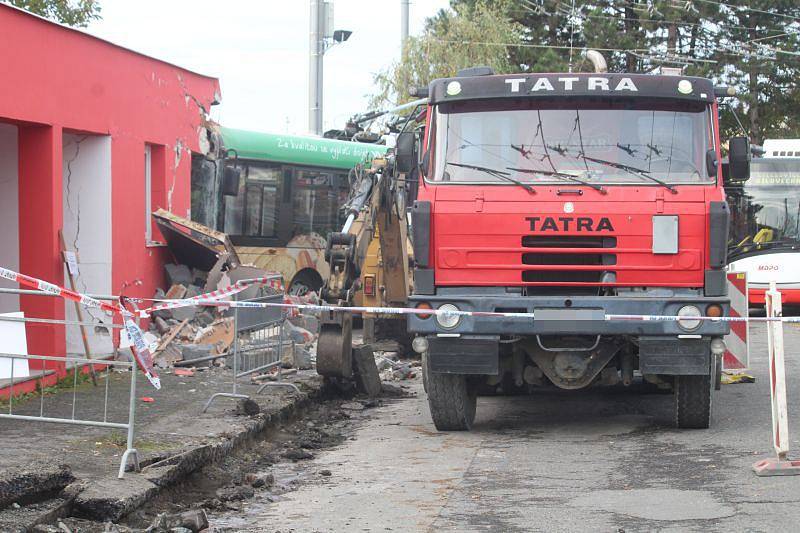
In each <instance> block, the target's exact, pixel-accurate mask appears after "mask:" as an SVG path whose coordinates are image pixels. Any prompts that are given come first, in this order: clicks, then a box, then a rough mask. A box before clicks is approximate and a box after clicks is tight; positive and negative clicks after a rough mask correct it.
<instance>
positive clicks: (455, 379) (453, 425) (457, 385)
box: [423, 356, 478, 431]
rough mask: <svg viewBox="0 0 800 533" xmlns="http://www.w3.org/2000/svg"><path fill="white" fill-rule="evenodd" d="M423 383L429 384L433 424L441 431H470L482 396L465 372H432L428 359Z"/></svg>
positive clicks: (426, 358) (429, 400) (429, 402)
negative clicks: (478, 394) (479, 398)
mask: <svg viewBox="0 0 800 533" xmlns="http://www.w3.org/2000/svg"><path fill="white" fill-rule="evenodd" d="M424 359H425V367H424V369H423V380H424V381H423V383H424V384H427V389H428V390H427V393H428V406H429V407H430V410H431V418H433V425H434V426H436V429H438V430H439V431H467V430H469V429H471V428H472V422H473V421H474V420H475V408H476V405H477V400H478V396H477V394H476V393H475V392H476V391H475V387H473V386H471V384H470V383H468V382H467V376H465V375H463V374H442V373H439V372H431V371H430V365H429V364H428V357H427V356H426V357H425V358H424Z"/></svg>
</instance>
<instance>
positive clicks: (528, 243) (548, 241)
mask: <svg viewBox="0 0 800 533" xmlns="http://www.w3.org/2000/svg"><path fill="white" fill-rule="evenodd" d="M522 247H523V248H616V247H617V238H616V237H583V236H577V235H576V236H572V235H564V236H556V237H549V236H548V237H542V236H540V235H525V236H524V237H522Z"/></svg>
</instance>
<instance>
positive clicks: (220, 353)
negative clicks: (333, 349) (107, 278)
mask: <svg viewBox="0 0 800 533" xmlns="http://www.w3.org/2000/svg"><path fill="white" fill-rule="evenodd" d="M240 268H246V269H247V275H248V277H258V276H266V275H267V274H268V273H267V272H264V271H260V270H259V269H255V268H254V267H240ZM164 269H165V274H166V279H167V283H168V287H169V288H168V289H167V290H166V291H164V290H162V289H158V290H157V291H156V294H155V295H154V296H153V298H154V299H157V300H162V299H166V300H170V299H181V298H190V297H192V296H197V295H200V294H204V293H206V292H210V291H213V290H215V289H218V288H220V287H223V286H227V285H230V284H231V282H232V281H231V279H230V277H231V276H233V277H236V275H235V271H234V273H232V274H231V276H229V275H228V273H227V272H222V271H221V270H220V269H215V270H212V271H211V272H210V273H209V272H205V271H203V270H200V269H197V268H193V269H190V268H189V267H188V266H186V265H179V264H167V265H165V267H164ZM248 290H249V289H248ZM257 290H258V289H257ZM260 290H262V291H272V292H274V289H270V288H261V289H260ZM232 313H233V312H232V310H231V309H229V308H225V307H202V306H192V307H178V308H175V309H161V310H158V311H155V312H154V313H153V317H152V319H151V321H150V328H149V331H148V332H147V333H146V334H145V340H146V341H147V342H148V343H149V344H150V347H151V350H152V352H153V357H154V362H155V366H156V367H158V368H162V369H168V368H173V367H191V366H223V365H225V364H226V360H225V357H226V356H227V355H228V354H229V353H232V347H233V342H234V338H235V336H234V318H233V315H232ZM316 329H317V319H316V318H315V317H314V316H310V315H298V316H293V317H290V318H289V320H287V321H286V322H285V323H284V331H283V334H282V335H279V334H276V339H269V342H270V343H273V344H269V347H270V349H273V350H274V349H275V348H276V346H275V345H274V343H275V342H277V338H282V339H283V343H282V346H281V347H280V355H281V366H282V367H283V368H287V369H296V370H306V369H310V368H312V366H313V354H314V353H315V351H316V350H315V343H316V334H315V333H312V331H316ZM266 342H267V341H265V339H264V338H263V334H262V332H260V331H258V330H256V331H250V332H243V333H242V332H241V327H240V334H239V349H240V350H241V351H242V353H243V354H247V353H251V352H252V350H254V349H257V348H259V347H261V346H265V343H266ZM248 350H250V351H248ZM243 358H244V357H243ZM228 364H230V361H228ZM284 375H286V373H285V372H284ZM253 379H254V380H256V381H263V380H265V379H274V376H273V375H272V374H269V373H268V374H266V375H254V376H253Z"/></svg>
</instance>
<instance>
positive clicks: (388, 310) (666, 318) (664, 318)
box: [186, 295, 800, 322]
mask: <svg viewBox="0 0 800 533" xmlns="http://www.w3.org/2000/svg"><path fill="white" fill-rule="evenodd" d="M186 305H189V304H186ZM191 305H204V306H218V307H239V308H271V307H280V308H284V309H298V310H302V311H322V312H346V313H355V314H364V313H367V314H381V315H425V316H429V315H437V316H472V317H498V318H530V319H535V318H536V313H535V312H534V313H504V312H498V311H450V310H440V309H420V308H414V307H359V306H353V307H341V306H336V305H317V304H300V303H295V302H288V301H284V302H283V303H276V302H219V301H216V300H206V299H203V298H202V295H201V296H199V297H197V299H194V300H193V301H192V304H191ZM603 319H604V320H606V321H613V320H638V321H643V322H677V321H678V320H682V321H690V320H703V321H710V322H748V321H750V322H800V317H731V316H723V317H712V316H677V315H622V314H619V315H618V314H606V315H603ZM576 320H587V321H592V319H576Z"/></svg>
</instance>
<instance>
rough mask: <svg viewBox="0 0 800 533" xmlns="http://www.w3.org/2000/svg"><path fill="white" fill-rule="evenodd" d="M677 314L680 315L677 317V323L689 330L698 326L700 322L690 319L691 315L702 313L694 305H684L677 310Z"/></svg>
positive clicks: (695, 315)
mask: <svg viewBox="0 0 800 533" xmlns="http://www.w3.org/2000/svg"><path fill="white" fill-rule="evenodd" d="M678 316H679V317H681V318H679V319H678V325H679V326H680V327H681V329H684V330H686V331H691V330H693V329H697V328H699V327H700V323H701V322H702V321H700V320H692V317H697V316H703V315H702V314H701V313H700V309H698V308H697V307H695V306H694V305H684V306H683V307H681V308H680V309H679V310H678Z"/></svg>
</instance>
